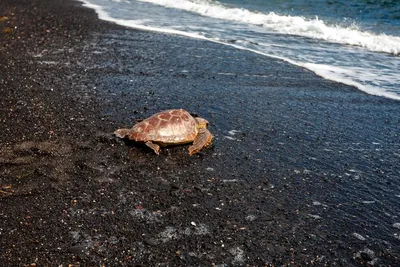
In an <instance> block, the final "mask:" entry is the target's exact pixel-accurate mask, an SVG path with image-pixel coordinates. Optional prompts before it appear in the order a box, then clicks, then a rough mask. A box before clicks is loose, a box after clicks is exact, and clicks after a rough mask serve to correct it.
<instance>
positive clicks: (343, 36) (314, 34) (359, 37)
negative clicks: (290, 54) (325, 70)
mask: <svg viewBox="0 0 400 267" xmlns="http://www.w3.org/2000/svg"><path fill="white" fill-rule="evenodd" d="M138 1H141V2H147V3H152V4H156V5H161V6H164V7H168V8H175V9H181V10H185V11H189V12H193V13H196V14H199V15H202V16H206V17H211V18H216V19H223V20H229V21H235V22H240V23H246V24H251V25H257V26H262V27H263V28H266V29H268V30H271V31H274V32H278V33H282V34H291V35H299V36H304V37H309V38H315V39H321V40H325V41H329V42H334V43H340V44H347V45H356V46H361V47H364V48H366V49H368V50H370V51H375V52H386V53H391V54H394V55H398V54H400V37H398V36H391V35H385V34H379V35H378V34H374V33H370V32H366V31H360V30H359V29H358V28H357V27H352V28H350V27H347V28H345V27H341V26H338V25H327V24H326V23H325V22H324V21H322V20H319V19H318V18H315V19H305V18H303V17H297V16H282V15H278V14H275V13H274V12H270V13H268V14H263V13H256V12H252V11H249V10H247V9H243V8H229V7H225V6H223V5H221V4H219V3H218V2H212V1H209V0H191V1H190V0H138Z"/></svg>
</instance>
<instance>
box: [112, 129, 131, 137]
mask: <svg viewBox="0 0 400 267" xmlns="http://www.w3.org/2000/svg"><path fill="white" fill-rule="evenodd" d="M129 132H130V129H117V130H115V131H114V134H115V136H116V137H118V138H126V137H127V136H128V135H129Z"/></svg>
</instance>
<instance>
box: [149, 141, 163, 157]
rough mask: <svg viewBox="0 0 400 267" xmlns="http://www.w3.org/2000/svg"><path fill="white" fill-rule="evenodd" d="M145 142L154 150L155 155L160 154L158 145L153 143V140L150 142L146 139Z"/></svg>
mask: <svg viewBox="0 0 400 267" xmlns="http://www.w3.org/2000/svg"><path fill="white" fill-rule="evenodd" d="M145 144H146V146H148V147H150V148H151V149H153V150H154V152H155V153H156V154H157V155H160V146H159V145H157V144H155V143H153V142H151V141H147V142H146V143H145Z"/></svg>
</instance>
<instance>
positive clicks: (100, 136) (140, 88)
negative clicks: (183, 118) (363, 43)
mask: <svg viewBox="0 0 400 267" xmlns="http://www.w3.org/2000/svg"><path fill="white" fill-rule="evenodd" d="M0 59H1V64H0V123H1V127H0V144H1V146H0V265H1V266H139V265H142V266H159V265H162V266H212V265H218V266H234V265H248V266H372V265H373V266H400V260H399V257H400V217H399V216H400V215H399V214H400V180H399V176H400V175H399V173H400V136H399V135H400V102H398V101H394V100H390V99H385V98H381V97H376V96H371V95H367V94H364V93H362V92H360V91H359V90H357V89H356V88H352V87H349V86H345V85H342V84H338V83H334V82H331V81H327V80H324V79H322V78H320V77H318V76H316V75H314V74H313V73H312V72H309V71H307V70H305V69H301V68H299V67H295V66H292V65H289V64H287V63H285V62H282V61H279V60H275V59H271V58H267V57H263V56H260V55H257V54H253V53H251V52H247V51H241V50H237V49H234V48H231V47H227V46H223V45H221V44H216V43H212V42H206V41H201V40H195V39H189V38H185V37H180V36H173V35H167V34H159V33H153V32H144V31H138V30H133V29H128V28H124V27H120V26H117V25H113V24H110V23H107V22H103V21H100V20H98V19H97V16H96V14H95V12H94V11H92V10H90V9H87V8H83V7H82V6H81V4H80V3H79V2H75V1H62V0H30V1H28V0H2V1H1V2H0ZM169 108H184V109H187V110H189V111H190V112H192V113H196V114H199V115H201V116H202V117H205V118H207V119H208V120H209V121H210V127H209V129H210V131H211V132H212V133H213V134H214V136H215V138H214V142H213V145H212V146H211V147H210V148H207V149H204V150H202V151H201V152H200V153H198V154H196V155H194V156H192V157H189V155H188V152H187V146H178V147H170V148H165V149H163V150H162V152H161V155H160V156H157V155H155V154H154V153H153V152H152V151H151V150H150V149H148V148H146V147H144V146H140V145H137V144H134V143H129V142H128V143H126V142H124V141H121V140H117V139H116V138H115V137H114V136H113V134H112V132H113V131H114V130H115V129H116V128H120V127H127V126H130V125H132V124H133V123H134V122H135V121H136V120H137V119H140V118H145V117H147V116H149V115H151V114H153V113H154V112H157V111H160V110H164V109H169Z"/></svg>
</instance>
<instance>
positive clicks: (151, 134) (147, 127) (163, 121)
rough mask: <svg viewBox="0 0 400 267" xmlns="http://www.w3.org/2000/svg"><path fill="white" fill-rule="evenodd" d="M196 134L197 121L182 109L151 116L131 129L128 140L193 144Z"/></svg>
mask: <svg viewBox="0 0 400 267" xmlns="http://www.w3.org/2000/svg"><path fill="white" fill-rule="evenodd" d="M197 134H198V129H197V121H196V120H195V119H194V118H193V117H192V116H191V115H190V114H189V113H188V112H187V111H186V110H183V109H171V110H166V111H162V112H159V113H156V114H154V115H152V116H151V117H149V118H147V119H145V120H143V121H141V122H139V123H137V124H136V125H134V126H133V127H132V129H131V130H130V134H129V139H131V140H135V141H139V142H140V141H141V142H147V141H153V142H156V143H160V144H165V145H167V144H184V143H189V142H193V140H194V139H195V138H196V136H197Z"/></svg>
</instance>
